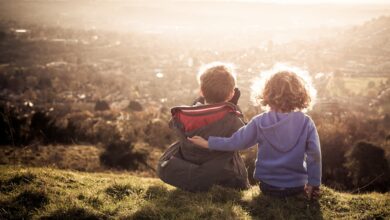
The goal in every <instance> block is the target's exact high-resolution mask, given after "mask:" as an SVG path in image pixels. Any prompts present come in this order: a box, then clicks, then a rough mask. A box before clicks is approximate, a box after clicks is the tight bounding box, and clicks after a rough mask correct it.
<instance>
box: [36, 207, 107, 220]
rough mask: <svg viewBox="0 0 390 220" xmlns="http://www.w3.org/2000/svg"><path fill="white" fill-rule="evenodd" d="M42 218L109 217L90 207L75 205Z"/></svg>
mask: <svg viewBox="0 0 390 220" xmlns="http://www.w3.org/2000/svg"><path fill="white" fill-rule="evenodd" d="M41 219H46V220H55V219H61V220H62V219H69V220H70V219H80V220H98V219H107V217H106V216H103V215H99V214H96V213H94V212H92V211H90V210H88V209H85V208H81V207H73V208H70V209H67V210H58V211H56V212H54V213H52V214H51V215H49V216H45V217H42V218H41Z"/></svg>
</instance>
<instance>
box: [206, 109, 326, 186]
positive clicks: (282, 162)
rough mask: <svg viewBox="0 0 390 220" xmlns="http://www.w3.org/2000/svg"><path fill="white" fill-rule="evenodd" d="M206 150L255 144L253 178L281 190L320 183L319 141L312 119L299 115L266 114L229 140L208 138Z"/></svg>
mask: <svg viewBox="0 0 390 220" xmlns="http://www.w3.org/2000/svg"><path fill="white" fill-rule="evenodd" d="M208 144H209V148H210V149H213V150H221V151H235V150H242V149H245V148H249V147H251V146H253V145H255V144H258V150H257V159H256V168H255V173H254V177H255V179H257V180H259V181H261V182H264V183H266V184H269V185H272V186H275V187H281V188H289V187H299V186H303V185H305V184H306V183H308V184H309V185H312V186H319V185H320V184H321V149H320V141H319V137H318V133H317V129H316V127H315V124H314V122H313V121H312V119H311V118H310V117H309V116H307V115H305V114H304V113H302V112H289V113H278V112H274V111H270V112H266V113H263V114H260V115H257V116H256V117H254V118H253V119H252V120H251V121H250V122H249V123H248V124H247V125H246V126H244V127H242V128H240V129H239V130H238V131H236V132H235V133H234V134H233V135H232V136H231V137H230V138H222V137H209V139H208Z"/></svg>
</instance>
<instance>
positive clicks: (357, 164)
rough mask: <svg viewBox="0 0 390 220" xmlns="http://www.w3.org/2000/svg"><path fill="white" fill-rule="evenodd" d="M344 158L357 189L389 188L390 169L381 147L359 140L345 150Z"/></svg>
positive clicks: (385, 189) (380, 189) (384, 190)
mask: <svg viewBox="0 0 390 220" xmlns="http://www.w3.org/2000/svg"><path fill="white" fill-rule="evenodd" d="M346 160H347V161H346V163H345V167H347V168H348V171H349V176H350V177H351V178H352V183H353V185H354V187H357V188H358V189H357V190H358V191H373V190H378V191H382V192H386V191H387V190H389V186H390V169H389V165H388V163H387V160H386V158H385V151H384V150H383V149H382V148H380V147H378V146H375V145H374V144H372V143H369V142H366V141H359V142H357V143H356V144H355V145H354V147H353V148H352V149H351V150H350V151H348V152H347V154H346Z"/></svg>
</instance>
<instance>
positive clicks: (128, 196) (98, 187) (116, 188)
mask: <svg viewBox="0 0 390 220" xmlns="http://www.w3.org/2000/svg"><path fill="white" fill-rule="evenodd" d="M322 189H323V196H322V198H321V199H320V200H319V202H310V201H307V200H306V199H305V198H303V197H297V198H288V199H275V198H270V197H267V196H264V195H262V194H261V193H260V192H259V190H258V187H253V188H251V189H249V190H246V191H242V192H240V191H236V190H231V189H225V188H221V187H214V188H213V189H212V190H211V191H210V192H207V193H189V192H184V191H182V190H178V189H176V188H174V187H171V186H169V185H166V184H164V183H162V182H161V181H160V180H158V179H152V178H140V177H136V176H130V175H126V174H111V173H83V172H72V171H64V170H58V169H52V168H28V167H18V166H0V219H21V218H25V219H29V218H32V219H37V218H43V219H75V218H77V219H114V218H115V219H120V218H121V219H309V218H310V219H333V218H346V219H373V218H379V219H382V218H383V219H387V218H390V195H389V194H378V193H371V194H365V195H350V194H346V193H338V192H335V191H333V190H331V189H329V188H326V187H323V188H322Z"/></svg>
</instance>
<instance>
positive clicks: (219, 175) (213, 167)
mask: <svg viewBox="0 0 390 220" xmlns="http://www.w3.org/2000/svg"><path fill="white" fill-rule="evenodd" d="M199 84H200V94H201V96H202V97H203V98H202V99H203V100H201V99H199V100H198V101H200V102H197V103H196V104H194V105H193V106H179V107H174V108H172V109H171V112H172V120H171V123H170V124H171V127H173V128H174V129H175V130H176V131H177V133H178V134H179V137H180V140H179V141H178V142H176V143H174V144H173V145H171V146H170V147H169V148H168V149H167V150H166V152H165V153H164V154H163V155H162V156H161V158H160V160H159V163H158V167H157V174H158V176H159V177H160V178H161V180H163V181H164V182H166V183H168V184H171V185H173V186H176V187H178V188H181V189H184V190H188V191H206V190H208V189H210V187H212V186H213V185H221V186H225V187H231V188H237V189H247V188H248V187H249V181H248V173H247V171H246V168H245V164H244V162H243V160H242V158H241V156H240V155H239V153H238V151H232V152H227V151H219V150H209V149H202V148H199V147H197V146H196V145H194V144H192V143H191V142H190V141H188V140H187V137H189V136H193V135H199V136H203V137H205V138H207V137H208V136H211V135H213V136H222V137H229V136H231V135H232V134H233V133H234V132H235V131H237V130H238V129H239V128H240V127H242V126H243V125H244V123H243V122H242V119H241V118H242V114H241V112H239V111H238V110H239V109H238V107H237V106H236V104H237V101H238V97H239V91H238V90H235V85H236V80H235V75H234V72H233V70H232V68H230V67H229V66H228V65H227V64H224V63H211V64H209V65H206V66H205V67H203V68H202V69H201V70H200V73H199ZM235 91H236V92H235ZM229 100H230V101H229ZM202 101H203V102H204V103H202ZM228 101H229V102H228ZM231 102H233V103H231Z"/></svg>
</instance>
